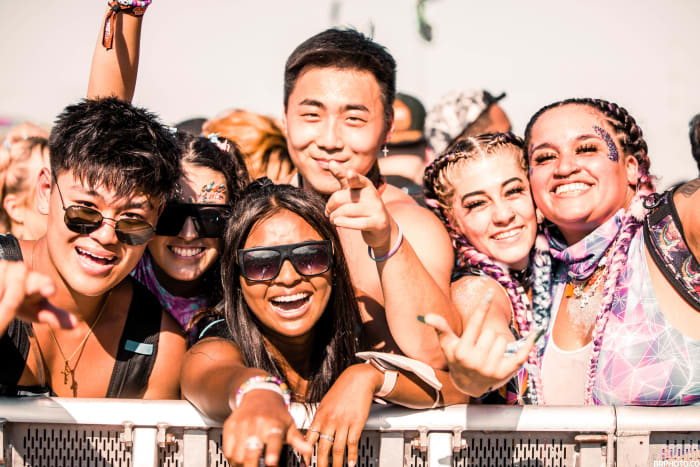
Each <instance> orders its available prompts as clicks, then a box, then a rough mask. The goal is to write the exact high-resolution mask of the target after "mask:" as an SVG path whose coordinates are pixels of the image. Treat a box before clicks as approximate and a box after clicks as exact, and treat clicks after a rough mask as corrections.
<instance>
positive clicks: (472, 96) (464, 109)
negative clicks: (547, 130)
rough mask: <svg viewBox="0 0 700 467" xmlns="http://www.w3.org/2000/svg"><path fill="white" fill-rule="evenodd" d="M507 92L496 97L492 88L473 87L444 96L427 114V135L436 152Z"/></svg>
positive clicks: (442, 148) (440, 150)
mask: <svg viewBox="0 0 700 467" xmlns="http://www.w3.org/2000/svg"><path fill="white" fill-rule="evenodd" d="M505 95H506V93H501V94H500V95H499V96H496V97H494V96H492V95H491V94H490V93H489V92H488V91H481V90H475V89H469V90H465V91H452V92H450V93H448V94H447V95H445V96H442V97H441V98H440V100H439V101H438V103H437V104H436V105H435V106H434V107H433V108H432V109H430V112H428V114H427V116H426V117H425V135H426V137H427V138H428V144H429V145H430V147H431V148H432V150H433V152H434V153H435V154H441V153H442V152H443V151H444V150H445V149H447V147H448V146H449V145H450V143H452V141H454V139H455V138H456V137H457V136H459V134H460V133H462V131H464V129H465V128H467V127H468V126H469V125H471V124H472V123H474V122H475V121H476V120H477V119H478V118H479V117H480V116H481V114H482V113H484V112H485V111H486V110H488V108H489V107H490V106H491V105H493V104H495V103H496V102H498V101H500V100H501V99H503V98H504V97H505Z"/></svg>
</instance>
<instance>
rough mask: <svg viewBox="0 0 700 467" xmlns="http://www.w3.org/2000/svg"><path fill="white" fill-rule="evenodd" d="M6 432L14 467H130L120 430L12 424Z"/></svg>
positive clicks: (128, 455) (97, 427)
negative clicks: (15, 466)
mask: <svg viewBox="0 0 700 467" xmlns="http://www.w3.org/2000/svg"><path fill="white" fill-rule="evenodd" d="M7 431H8V432H7V433H6V435H7V441H6V442H7V443H8V444H9V445H11V447H12V461H13V462H14V464H13V465H17V466H63V467H86V466H88V467H112V466H114V467H130V466H131V452H130V451H129V449H128V448H127V447H126V446H125V445H124V444H123V443H122V442H121V441H120V440H119V435H120V433H121V432H122V427H120V426H114V427H110V426H103V425H102V426H100V425H94V426H91V425H87V426H86V425H43V426H40V425H29V424H25V423H14V424H12V427H11V429H10V430H7Z"/></svg>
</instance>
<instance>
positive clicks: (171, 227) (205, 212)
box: [156, 201, 231, 238]
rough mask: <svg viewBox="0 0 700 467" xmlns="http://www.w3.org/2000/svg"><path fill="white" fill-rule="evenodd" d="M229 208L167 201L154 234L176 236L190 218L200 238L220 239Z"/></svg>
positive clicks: (220, 205)
mask: <svg viewBox="0 0 700 467" xmlns="http://www.w3.org/2000/svg"><path fill="white" fill-rule="evenodd" d="M230 215H231V208H230V207H229V206H227V205H223V204H197V203H180V202H178V201H168V202H167V203H166V204H165V208H164V209H163V213H162V214H161V215H160V217H159V218H158V224H157V225H156V234H158V235H165V236H168V237H174V236H177V235H178V234H179V233H180V231H181V230H182V226H183V225H185V221H186V220H187V218H188V217H191V218H192V222H193V223H194V227H195V229H197V234H198V235H199V236H200V237H202V238H221V237H222V236H223V234H224V230H225V229H226V221H227V220H228V218H229V217H230Z"/></svg>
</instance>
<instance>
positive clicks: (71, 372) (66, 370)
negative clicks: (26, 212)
mask: <svg viewBox="0 0 700 467" xmlns="http://www.w3.org/2000/svg"><path fill="white" fill-rule="evenodd" d="M37 243H39V242H38V241H35V242H34V245H32V271H34V256H35V255H34V253H35V252H36V245H37ZM113 291H114V289H112V290H110V291H109V293H108V294H107V298H105V301H104V303H102V307H101V308H100V312H99V313H98V314H97V318H95V321H93V322H92V324H91V325H90V329H88V332H87V334H85V337H83V340H82V341H81V342H80V344H78V346H77V347H76V348H75V350H74V351H73V353H72V354H70V357H68V358H66V354H65V353H64V352H63V349H62V348H61V344H59V343H58V339H56V334H54V332H53V329H51V326H49V333H50V334H51V337H52V338H53V341H54V342H55V343H56V347H57V348H58V351H59V352H60V353H61V357H62V358H63V370H62V371H61V374H62V375H63V384H66V385H67V384H68V376H70V378H71V388H73V389H75V369H76V368H77V367H78V362H80V356H81V355H82V354H83V352H82V350H83V348H84V347H85V344H86V343H87V341H88V338H89V337H90V336H91V335H92V332H93V330H94V329H95V326H97V323H98V322H99V321H100V318H102V314H103V313H104V311H105V309H106V308H107V302H109V298H110V297H111V296H112V292H113ZM37 343H38V342H37ZM79 352H80V355H78V360H77V361H76V362H75V365H73V368H71V367H70V362H71V360H73V357H75V356H76V354H78V353H79Z"/></svg>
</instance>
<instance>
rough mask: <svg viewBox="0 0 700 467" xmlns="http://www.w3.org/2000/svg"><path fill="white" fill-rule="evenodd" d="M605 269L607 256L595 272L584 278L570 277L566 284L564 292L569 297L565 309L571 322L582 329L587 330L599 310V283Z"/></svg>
mask: <svg viewBox="0 0 700 467" xmlns="http://www.w3.org/2000/svg"><path fill="white" fill-rule="evenodd" d="M606 271H607V257H606V256H604V257H603V258H602V259H601V260H600V263H599V264H598V267H597V268H596V270H595V272H593V274H592V275H591V276H590V277H589V278H588V279H586V280H583V281H578V280H576V279H572V281H571V282H569V283H567V284H566V289H565V291H564V294H565V295H566V296H567V297H568V298H569V301H568V302H567V304H566V310H567V312H568V314H569V319H570V320H571V322H572V323H573V324H574V325H575V326H577V327H579V328H581V329H582V330H584V331H588V330H589V329H590V328H591V326H593V323H594V321H595V318H596V316H597V315H598V312H599V311H600V303H601V301H602V299H603V296H602V290H601V287H600V285H601V284H602V283H603V280H604V279H605V276H606V274H605V273H606Z"/></svg>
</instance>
